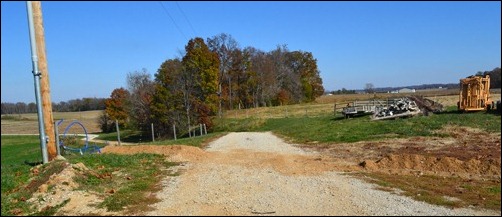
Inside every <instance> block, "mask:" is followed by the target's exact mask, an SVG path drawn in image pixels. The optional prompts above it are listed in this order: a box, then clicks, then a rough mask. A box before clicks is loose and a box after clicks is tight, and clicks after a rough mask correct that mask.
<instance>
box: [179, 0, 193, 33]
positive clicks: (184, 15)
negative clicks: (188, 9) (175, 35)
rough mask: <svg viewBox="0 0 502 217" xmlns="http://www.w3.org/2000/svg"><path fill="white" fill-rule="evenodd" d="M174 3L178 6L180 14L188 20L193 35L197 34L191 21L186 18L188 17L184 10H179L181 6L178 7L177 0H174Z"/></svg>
mask: <svg viewBox="0 0 502 217" xmlns="http://www.w3.org/2000/svg"><path fill="white" fill-rule="evenodd" d="M175 3H176V6H177V7H178V9H179V10H180V11H181V14H183V17H184V18H185V20H186V21H187V22H188V25H189V26H190V29H192V31H193V33H194V34H195V36H197V32H196V31H195V29H194V28H193V26H192V23H191V22H190V20H188V17H187V16H186V14H185V12H183V10H181V7H180V5H179V4H178V2H177V1H175Z"/></svg>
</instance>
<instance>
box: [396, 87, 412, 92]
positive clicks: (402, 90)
mask: <svg viewBox="0 0 502 217" xmlns="http://www.w3.org/2000/svg"><path fill="white" fill-rule="evenodd" d="M397 92H398V93H415V89H408V88H403V89H400V90H398V91H397Z"/></svg>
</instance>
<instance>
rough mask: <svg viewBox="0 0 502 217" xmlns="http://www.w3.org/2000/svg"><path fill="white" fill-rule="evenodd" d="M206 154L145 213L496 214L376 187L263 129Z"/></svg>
mask: <svg viewBox="0 0 502 217" xmlns="http://www.w3.org/2000/svg"><path fill="white" fill-rule="evenodd" d="M206 152H207V153H206V154H205V155H204V157H201V158H198V159H196V160H192V161H188V162H186V163H183V164H182V166H179V167H178V168H177V169H179V170H180V174H181V175H179V176H175V177H166V179H165V180H163V182H162V184H163V190H162V191H160V192H158V194H157V197H158V198H159V199H160V200H161V202H159V203H156V204H154V205H152V207H153V208H154V210H153V211H150V212H148V213H145V214H146V215H500V212H496V211H487V210H472V209H449V208H444V207H439V206H434V205H429V204H426V203H423V202H419V201H414V200H412V199H410V198H408V197H404V196H399V195H396V194H393V193H390V192H385V191H379V190H375V189H373V188H374V185H371V184H367V183H365V182H363V181H360V180H358V179H355V178H351V177H350V176H348V175H344V174H343V173H340V172H336V171H334V170H333V167H334V166H333V165H331V164H330V163H329V162H325V161H322V160H321V159H320V158H319V156H318V155H317V154H316V153H314V152H305V151H303V150H301V149H299V148H296V147H294V146H292V145H290V144H287V143H285V142H283V140H281V139H279V138H277V137H276V136H274V135H273V134H272V133H269V132H267V133H249V132H244V133H230V134H228V135H226V136H223V137H221V138H220V139H218V140H216V141H213V142H212V143H210V144H209V145H208V147H207V149H206Z"/></svg>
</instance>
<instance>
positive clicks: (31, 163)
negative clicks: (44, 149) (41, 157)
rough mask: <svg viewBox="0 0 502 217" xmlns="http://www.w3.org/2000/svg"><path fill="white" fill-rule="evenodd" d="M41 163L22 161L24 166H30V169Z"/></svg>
mask: <svg viewBox="0 0 502 217" xmlns="http://www.w3.org/2000/svg"><path fill="white" fill-rule="evenodd" d="M42 163H43V162H42V161H35V162H29V161H28V160H24V164H26V165H29V166H32V167H34V166H37V165H40V164H42Z"/></svg>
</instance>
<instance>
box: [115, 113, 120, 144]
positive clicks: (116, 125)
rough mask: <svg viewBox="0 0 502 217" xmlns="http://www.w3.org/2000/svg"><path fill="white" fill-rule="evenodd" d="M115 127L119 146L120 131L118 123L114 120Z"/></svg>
mask: <svg viewBox="0 0 502 217" xmlns="http://www.w3.org/2000/svg"><path fill="white" fill-rule="evenodd" d="M115 127H116V128H117V140H118V142H119V145H120V129H119V121H117V119H115Z"/></svg>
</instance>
